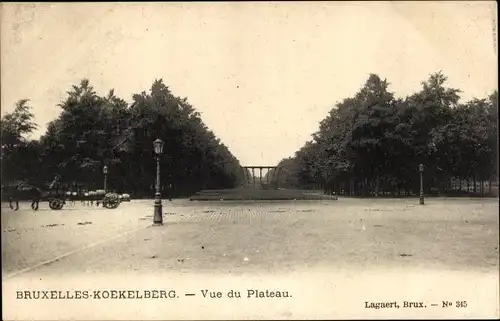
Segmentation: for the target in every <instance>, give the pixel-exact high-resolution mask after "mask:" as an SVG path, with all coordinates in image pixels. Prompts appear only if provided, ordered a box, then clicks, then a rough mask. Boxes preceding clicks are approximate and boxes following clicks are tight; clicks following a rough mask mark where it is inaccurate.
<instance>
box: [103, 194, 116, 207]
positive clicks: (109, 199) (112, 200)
mask: <svg viewBox="0 0 500 321" xmlns="http://www.w3.org/2000/svg"><path fill="white" fill-rule="evenodd" d="M103 205H104V207H106V208H109V209H114V208H117V207H118V205H120V197H119V196H118V194H108V195H106V196H105V197H104V200H103Z"/></svg>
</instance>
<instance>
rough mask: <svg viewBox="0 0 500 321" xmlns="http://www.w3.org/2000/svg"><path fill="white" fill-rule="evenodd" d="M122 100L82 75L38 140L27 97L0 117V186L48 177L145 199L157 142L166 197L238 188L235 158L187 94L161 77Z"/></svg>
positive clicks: (66, 184)
mask: <svg viewBox="0 0 500 321" xmlns="http://www.w3.org/2000/svg"><path fill="white" fill-rule="evenodd" d="M132 98H133V102H132V103H131V104H128V103H127V102H125V100H123V99H122V98H120V97H117V96H116V95H115V94H114V91H113V90H110V91H109V93H108V94H107V95H105V96H99V95H97V94H96V92H95V91H94V88H93V87H92V86H91V85H90V82H89V81H88V80H87V79H83V80H82V81H81V82H80V84H79V85H78V86H77V85H75V86H72V88H71V89H70V90H69V91H68V92H67V97H66V98H65V99H64V100H63V101H62V102H61V103H60V104H59V105H58V106H59V107H60V108H61V114H60V115H59V117H58V118H57V119H55V120H53V121H51V122H50V123H49V124H48V126H47V129H46V132H45V133H44V134H43V135H42V136H41V137H40V138H39V139H31V140H30V139H26V136H27V135H29V134H30V133H32V132H33V131H34V130H35V129H37V128H38V125H37V124H36V123H35V121H34V115H33V113H32V106H30V105H29V100H28V99H23V100H20V101H18V102H17V103H16V107H15V109H14V111H13V112H11V113H8V114H5V115H4V116H3V117H2V119H1V123H0V125H1V135H2V137H1V139H2V151H1V158H2V159H1V162H2V185H8V184H18V183H19V182H21V181H24V182H26V183H28V184H32V185H34V186H44V184H46V182H49V181H51V180H52V179H53V178H54V176H55V175H59V176H60V177H61V182H62V186H63V187H64V188H66V189H69V190H73V191H76V190H82V189H84V190H95V189H102V188H103V184H104V174H103V167H104V166H105V165H106V166H108V169H109V171H108V174H107V181H108V189H110V190H116V191H118V192H127V193H131V194H132V195H134V196H136V197H142V196H152V195H153V194H154V186H155V180H156V161H155V157H154V156H155V154H154V149H153V141H154V140H155V139H157V138H160V139H161V140H163V142H164V148H163V154H162V155H161V156H160V157H161V179H160V182H161V185H162V189H164V190H166V189H167V188H166V187H167V186H171V188H172V189H169V191H168V192H169V193H171V194H173V195H174V196H186V195H190V194H192V193H194V192H196V191H198V190H200V189H206V188H217V189H219V188H232V187H235V186H238V185H240V183H241V181H242V177H241V176H242V174H241V169H240V163H239V161H238V159H237V158H236V157H235V156H234V155H233V154H232V153H231V152H230V151H229V149H228V148H227V146H225V145H224V144H223V143H222V142H221V141H220V140H219V138H217V137H216V135H215V134H214V133H213V132H212V131H211V130H210V129H209V128H208V127H207V126H206V125H205V124H204V123H203V121H202V119H201V118H200V113H199V112H197V111H196V109H195V108H194V107H193V106H192V105H191V104H190V103H189V102H188V100H187V98H180V97H177V96H174V95H173V94H172V92H171V91H170V90H169V88H168V87H167V86H166V85H165V84H164V83H163V80H162V79H159V80H155V81H154V82H153V84H152V86H151V88H150V90H149V92H145V91H143V92H141V93H138V94H134V95H133V97H132Z"/></svg>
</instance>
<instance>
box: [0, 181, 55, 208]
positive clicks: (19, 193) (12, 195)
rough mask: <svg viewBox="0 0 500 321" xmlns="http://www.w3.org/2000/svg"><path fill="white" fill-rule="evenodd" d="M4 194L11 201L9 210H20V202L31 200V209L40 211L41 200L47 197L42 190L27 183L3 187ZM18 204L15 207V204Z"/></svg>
mask: <svg viewBox="0 0 500 321" xmlns="http://www.w3.org/2000/svg"><path fill="white" fill-rule="evenodd" d="M2 192H3V194H4V195H5V196H7V198H8V200H9V208H10V209H12V210H14V211H17V210H19V200H26V199H29V200H31V208H32V209H33V210H35V211H36V210H38V205H39V203H40V200H41V199H42V198H43V197H44V196H45V193H44V191H42V190H41V189H40V188H38V187H36V186H33V185H29V184H26V183H21V184H15V185H7V186H3V187H2ZM14 202H15V203H16V206H15V207H14V205H13V203H14Z"/></svg>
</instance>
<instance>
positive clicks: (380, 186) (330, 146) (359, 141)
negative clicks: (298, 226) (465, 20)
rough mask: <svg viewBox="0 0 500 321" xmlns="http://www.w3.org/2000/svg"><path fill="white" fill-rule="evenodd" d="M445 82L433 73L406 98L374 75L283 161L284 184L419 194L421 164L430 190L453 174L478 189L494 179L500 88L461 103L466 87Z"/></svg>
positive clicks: (447, 186)
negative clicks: (479, 184) (399, 96)
mask: <svg viewBox="0 0 500 321" xmlns="http://www.w3.org/2000/svg"><path fill="white" fill-rule="evenodd" d="M446 80H447V79H446V77H445V76H444V75H443V74H442V73H441V72H438V73H435V74H432V75H431V76H430V77H429V79H428V80H427V81H425V82H423V83H422V88H421V89H420V91H418V92H416V93H415V94H413V95H411V96H409V97H406V98H404V99H402V98H397V97H395V96H394V94H393V93H391V92H390V91H389V83H388V82H387V81H386V80H382V79H381V78H380V77H379V76H377V75H373V74H372V75H370V76H369V78H368V80H367V81H366V83H365V84H364V86H363V87H362V88H361V89H360V91H359V92H358V93H357V94H356V95H354V97H351V98H347V99H344V100H343V101H341V102H339V103H338V104H337V105H336V106H335V108H333V109H332V110H331V111H330V113H329V114H328V115H327V117H325V118H324V119H323V120H322V121H321V123H320V125H319V130H318V131H317V132H316V133H314V134H313V139H312V140H311V141H309V142H307V143H306V144H305V145H304V146H303V147H302V148H301V149H300V150H299V151H297V152H296V153H295V156H294V157H293V158H287V159H284V160H282V161H281V163H280V166H281V167H282V171H281V173H282V174H281V175H280V185H282V186H288V187H300V188H307V187H312V186H319V185H320V186H323V187H326V186H328V187H329V188H333V189H335V191H336V192H337V193H342V194H347V195H356V196H369V195H373V196H376V195H380V194H381V193H383V194H392V195H396V194H400V193H401V192H404V193H407V194H410V193H418V190H419V172H418V164H423V165H424V166H425V170H424V178H425V179H424V186H425V191H426V192H427V193H431V192H432V193H439V192H441V193H444V192H446V191H449V190H451V189H452V186H451V185H452V181H451V180H452V179H453V180H457V182H458V181H459V182H460V183H459V184H458V183H456V185H459V187H458V189H460V188H462V185H463V183H462V180H463V181H465V182H467V185H466V186H467V187H469V186H470V185H472V188H471V189H474V190H475V189H476V186H477V185H476V181H477V182H483V181H491V180H495V181H496V179H497V177H498V173H497V169H498V154H497V151H498V148H497V146H498V145H497V142H498V127H497V118H498V93H497V92H496V91H495V92H494V93H493V94H492V95H491V96H490V97H488V98H485V99H473V100H471V101H469V102H466V103H463V104H462V103H460V102H459V101H460V96H459V95H460V90H458V89H454V88H448V87H446V85H445V84H446ZM481 186H482V185H481ZM490 186H491V184H490ZM481 192H483V191H482V189H481Z"/></svg>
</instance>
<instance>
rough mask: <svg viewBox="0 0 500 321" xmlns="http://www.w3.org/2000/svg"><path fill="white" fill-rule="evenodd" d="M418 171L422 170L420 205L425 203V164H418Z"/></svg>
mask: <svg viewBox="0 0 500 321" xmlns="http://www.w3.org/2000/svg"><path fill="white" fill-rule="evenodd" d="M418 171H419V172H420V205H424V165H423V164H420V165H418Z"/></svg>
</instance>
